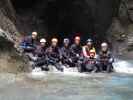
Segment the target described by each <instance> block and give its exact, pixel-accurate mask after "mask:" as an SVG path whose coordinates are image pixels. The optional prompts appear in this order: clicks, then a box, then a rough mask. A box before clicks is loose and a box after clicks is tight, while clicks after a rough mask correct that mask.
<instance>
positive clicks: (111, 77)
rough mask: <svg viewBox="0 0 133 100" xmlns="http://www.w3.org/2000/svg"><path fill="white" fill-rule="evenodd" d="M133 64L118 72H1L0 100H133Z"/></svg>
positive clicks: (123, 64)
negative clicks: (16, 73)
mask: <svg viewBox="0 0 133 100" xmlns="http://www.w3.org/2000/svg"><path fill="white" fill-rule="evenodd" d="M132 65H133V61H131V60H128V61H124V60H117V62H116V63H114V66H115V71H116V72H115V73H111V74H107V73H93V74H80V73H77V72H69V71H65V72H64V73H60V72H54V73H53V72H47V73H46V72H45V73H44V72H40V73H38V74H37V73H21V74H18V75H15V74H12V73H0V100H133V66H132Z"/></svg>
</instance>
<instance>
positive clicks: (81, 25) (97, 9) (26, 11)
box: [11, 0, 119, 38]
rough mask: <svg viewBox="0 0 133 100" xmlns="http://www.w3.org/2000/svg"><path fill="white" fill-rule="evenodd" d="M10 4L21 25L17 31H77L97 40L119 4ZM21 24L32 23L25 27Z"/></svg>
mask: <svg viewBox="0 0 133 100" xmlns="http://www.w3.org/2000/svg"><path fill="white" fill-rule="evenodd" d="M11 1H12V4H13V6H14V8H15V10H16V11H17V15H20V20H21V23H22V24H24V27H23V28H24V29H21V30H26V31H28V32H29V31H31V30H37V31H40V32H44V31H47V32H50V33H57V32H66V33H72V32H81V33H84V34H83V35H85V36H86V34H87V35H88V33H94V32H95V33H97V34H98V36H101V37H100V38H102V37H103V36H105V32H106V31H107V29H108V28H109V26H110V24H111V21H112V17H113V16H114V15H115V14H116V12H117V7H118V5H119V0H84V1H83V0H45V1H44V0H32V4H31V0H28V1H27V0H19V1H18V0H11ZM105 8H106V9H105ZM21 16H22V17H21ZM27 16H30V17H29V18H28V17H27ZM22 18H25V19H22ZM26 19H27V20H26ZM24 21H25V22H26V24H27V22H28V24H29V23H31V22H32V23H31V24H29V26H27V25H26V24H25V23H24ZM21 23H20V24H21ZM25 26H26V27H28V28H29V30H28V29H26V27H25ZM44 27H45V30H43V29H44ZM30 28H31V30H30Z"/></svg>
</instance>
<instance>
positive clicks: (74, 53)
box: [70, 44, 82, 67]
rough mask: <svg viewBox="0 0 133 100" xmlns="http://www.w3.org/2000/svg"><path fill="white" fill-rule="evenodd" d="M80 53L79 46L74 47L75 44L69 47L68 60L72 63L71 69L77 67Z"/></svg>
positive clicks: (80, 48)
mask: <svg viewBox="0 0 133 100" xmlns="http://www.w3.org/2000/svg"><path fill="white" fill-rule="evenodd" d="M81 51H82V47H81V45H76V44H73V45H72V46H71V47H70V56H71V57H70V58H71V60H72V63H73V67H75V66H76V67H77V64H78V60H79V58H80V55H81Z"/></svg>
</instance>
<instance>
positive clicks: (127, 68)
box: [30, 59, 133, 79]
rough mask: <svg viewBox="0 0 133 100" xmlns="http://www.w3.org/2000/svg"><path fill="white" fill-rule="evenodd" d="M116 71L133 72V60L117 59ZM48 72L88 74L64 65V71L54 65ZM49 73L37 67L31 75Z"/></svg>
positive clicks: (71, 74) (37, 75) (75, 74)
mask: <svg viewBox="0 0 133 100" xmlns="http://www.w3.org/2000/svg"><path fill="white" fill-rule="evenodd" d="M113 66H114V71H115V72H117V73H126V74H133V62H131V61H125V60H119V59H116V61H115V62H114V63H113ZM48 73H54V74H60V75H67V76H73V77H75V76H76V77H77V76H78V77H86V76H88V74H86V73H79V72H78V71H77V69H76V68H66V67H64V72H63V73H62V72H59V71H57V70H56V69H55V68H54V67H52V71H50V72H48ZM46 75H47V73H46V72H43V71H41V69H38V68H37V69H35V70H34V71H32V72H31V73H30V76H32V78H38V79H40V78H44V77H45V76H46Z"/></svg>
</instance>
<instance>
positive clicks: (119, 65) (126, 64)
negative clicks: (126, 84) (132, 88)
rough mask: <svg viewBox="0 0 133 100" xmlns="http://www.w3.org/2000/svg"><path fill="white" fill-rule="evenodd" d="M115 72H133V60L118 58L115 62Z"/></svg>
mask: <svg viewBox="0 0 133 100" xmlns="http://www.w3.org/2000/svg"><path fill="white" fill-rule="evenodd" d="M113 66H114V70H115V72H118V73H127V74H133V62H131V61H126V60H119V59H117V60H116V62H115V63H114V64H113Z"/></svg>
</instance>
